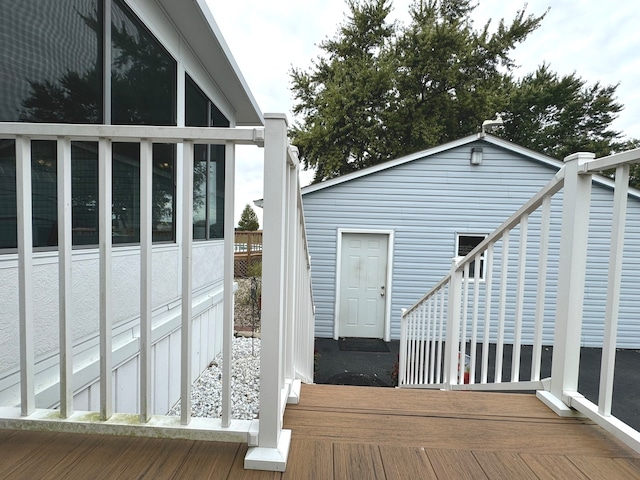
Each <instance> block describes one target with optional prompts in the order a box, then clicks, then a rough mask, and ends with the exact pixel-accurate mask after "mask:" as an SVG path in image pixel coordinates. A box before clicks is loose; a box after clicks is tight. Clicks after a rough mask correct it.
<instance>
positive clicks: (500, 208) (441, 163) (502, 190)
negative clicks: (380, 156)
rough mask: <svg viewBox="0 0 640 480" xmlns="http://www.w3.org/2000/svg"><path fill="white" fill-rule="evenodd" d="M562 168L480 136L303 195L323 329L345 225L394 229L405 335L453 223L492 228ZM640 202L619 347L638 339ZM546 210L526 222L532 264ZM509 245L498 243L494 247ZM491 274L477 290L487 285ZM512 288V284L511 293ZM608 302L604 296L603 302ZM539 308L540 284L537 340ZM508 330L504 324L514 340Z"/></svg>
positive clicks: (601, 207)
mask: <svg viewBox="0 0 640 480" xmlns="http://www.w3.org/2000/svg"><path fill="white" fill-rule="evenodd" d="M475 146H481V147H482V148H483V162H482V164H481V165H479V166H473V165H470V163H469V158H470V155H471V148H473V147H475ZM555 172H556V170H555V169H554V168H553V167H551V166H549V165H546V164H543V163H540V162H538V161H536V160H532V159H531V158H529V157H525V156H523V155H520V154H518V153H516V152H513V151H510V150H507V149H503V148H500V147H498V146H495V145H491V144H488V143H486V142H483V141H481V140H478V141H475V142H469V143H467V144H466V145H462V146H458V147H456V148H452V149H449V150H445V151H441V152H438V153H436V154H433V155H431V156H428V157H424V158H418V159H416V160H413V161H410V162H406V163H402V164H399V165H396V166H394V167H392V168H389V169H385V170H380V171H378V172H374V173H371V174H368V175H364V176H361V177H358V178H354V179H351V180H349V181H346V182H343V183H338V184H335V185H331V186H328V187H326V188H323V189H319V190H316V191H311V192H308V193H305V194H304V195H303V202H304V209H305V216H306V226H307V234H308V241H309V249H310V254H311V259H312V269H311V272H312V280H313V294H314V299H315V303H316V335H317V336H319V337H332V336H333V331H334V318H333V317H334V308H335V281H336V247H337V230H338V228H359V229H384V230H393V231H394V235H395V239H394V245H393V277H392V278H393V280H392V282H393V283H392V298H391V315H392V318H391V336H392V338H399V336H400V311H401V309H402V308H407V307H409V306H411V305H412V304H413V303H414V302H415V301H416V300H418V299H419V298H420V297H421V296H422V295H423V294H424V293H425V292H426V291H427V290H428V289H430V288H431V287H432V286H433V285H434V284H435V283H437V282H438V281H439V280H440V279H441V278H442V277H443V276H444V275H446V274H447V272H448V271H449V268H450V265H451V258H452V257H453V256H454V255H455V251H454V250H455V237H456V233H486V234H488V233H490V232H492V231H493V230H495V229H496V228H497V227H498V226H499V225H500V224H501V223H502V222H504V221H505V220H506V219H507V218H508V217H509V216H510V215H511V214H513V212H515V211H516V210H517V209H518V208H519V207H520V206H521V205H522V204H524V203H525V202H526V201H527V200H528V199H529V198H531V197H532V196H533V195H534V194H535V193H536V192H537V191H538V190H539V189H540V188H542V187H543V186H544V185H545V184H546V183H547V182H548V181H549V180H550V179H551V178H552V177H553V175H554V174H555ZM561 201H562V192H560V193H559V194H557V195H556V197H555V198H554V200H553V202H552V211H553V216H552V227H551V229H552V233H551V238H550V244H551V245H550V267H551V266H552V265H555V264H557V259H558V248H559V235H560V232H559V225H560V218H559V216H560V206H561ZM611 205H612V192H611V190H609V189H607V188H605V187H602V186H599V185H594V190H593V206H592V214H591V232H592V238H591V239H590V243H589V264H588V274H587V294H586V301H585V303H586V305H585V315H584V326H583V343H584V344H585V345H592V346H598V345H601V334H602V333H601V332H602V322H603V320H602V319H603V315H604V301H603V300H602V298H603V296H604V292H605V290H604V289H605V288H606V285H607V277H606V275H607V274H606V269H607V266H608V251H609V244H608V241H609V230H608V228H609V226H610V224H611ZM639 209H640V204H639V203H638V201H637V200H636V199H635V198H631V199H630V203H629V209H628V212H629V213H628V218H629V220H628V222H629V223H628V226H627V232H628V235H627V237H629V238H628V242H627V247H626V248H625V274H624V277H623V303H622V306H621V314H620V317H621V325H620V335H619V336H620V340H621V342H622V343H621V345H620V346H621V347H625V348H638V347H640V327H639V326H638V323H639V322H637V321H636V317H637V313H638V312H640V295H634V287H635V285H634V284H636V283H637V277H636V275H637V272H639V271H640V265H639V264H640V210H639ZM539 223H540V216H539V214H534V215H532V217H531V219H530V226H529V236H528V239H529V247H528V257H527V274H528V276H533V275H535V272H536V271H537V257H538V255H537V250H538V245H537V239H538V238H539V230H538V228H539V227H538V225H539ZM517 235H518V231H517V230H516V231H515V232H513V234H512V237H511V242H510V255H509V257H510V274H509V278H510V281H509V282H508V285H509V295H508V298H509V299H510V300H509V304H508V308H507V315H508V317H510V318H512V317H513V315H514V311H515V305H514V303H513V299H514V296H515V285H514V283H515V282H514V281H512V279H515V276H516V268H517V264H518V243H519V242H518V236H517ZM501 251H502V246H501V242H499V243H498V244H497V245H496V256H500V255H501ZM498 279H499V271H497V269H496V270H494V282H493V292H494V298H495V299H496V300H495V303H494V304H493V305H492V318H494V317H497V314H498V306H497V291H498ZM556 287H557V271H556V270H555V269H554V268H550V271H549V273H548V287H547V290H548V292H547V299H546V307H545V339H544V340H545V343H547V344H550V343H552V335H553V319H554V315H555V290H556ZM484 288H485V286H484V284H482V285H481V289H480V294H481V295H484ZM512 293H513V294H512ZM600 304H601V305H600ZM534 309H535V286H528V287H527V289H526V298H525V327H524V337H525V341H530V340H529V339H530V337H531V335H532V327H531V326H530V325H529V323H530V320H532V319H533V315H534ZM509 338H510V334H509V332H507V340H509Z"/></svg>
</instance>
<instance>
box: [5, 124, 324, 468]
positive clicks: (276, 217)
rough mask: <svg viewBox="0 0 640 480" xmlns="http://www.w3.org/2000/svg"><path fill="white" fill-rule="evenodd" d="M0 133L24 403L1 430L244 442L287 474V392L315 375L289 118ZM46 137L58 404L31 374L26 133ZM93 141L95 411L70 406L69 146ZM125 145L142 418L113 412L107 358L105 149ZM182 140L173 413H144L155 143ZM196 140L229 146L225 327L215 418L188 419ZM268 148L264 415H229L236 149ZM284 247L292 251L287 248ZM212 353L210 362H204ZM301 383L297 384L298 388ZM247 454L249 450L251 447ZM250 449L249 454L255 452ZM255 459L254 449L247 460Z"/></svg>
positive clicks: (21, 128)
mask: <svg viewBox="0 0 640 480" xmlns="http://www.w3.org/2000/svg"><path fill="white" fill-rule="evenodd" d="M0 138H3V139H13V140H15V150H16V169H17V173H16V177H17V178H16V180H17V182H16V183H17V217H18V256H17V258H18V274H19V295H18V297H19V298H18V302H19V319H16V321H17V322H19V326H20V327H19V337H20V340H19V341H20V349H19V351H20V359H19V378H20V402H19V406H18V407H0V428H18V429H46V430H57V431H69V432H74V431H82V432H84V433H107V434H124V435H139V436H161V437H176V438H190V439H203V440H219V441H234V442H247V443H248V444H249V445H250V447H255V448H251V449H250V450H249V454H248V455H247V460H246V462H247V463H246V466H247V468H255V469H268V470H284V468H285V466H286V458H287V451H288V439H289V438H290V433H289V434H287V432H284V433H283V430H282V415H283V412H284V405H285V403H286V401H287V400H289V401H297V398H298V396H299V384H300V381H301V380H302V381H305V382H308V381H311V380H312V378H313V370H312V368H313V322H314V318H313V307H312V305H313V303H312V298H311V293H310V277H309V259H308V254H307V249H306V237H305V233H304V216H303V213H302V210H301V202H300V194H299V188H300V187H299V183H298V182H297V178H298V170H297V169H298V162H297V156H296V155H295V154H292V153H291V149H290V147H289V146H288V144H287V141H288V140H287V131H286V119H285V118H284V117H283V116H279V115H275V116H271V117H269V118H268V119H267V121H266V125H265V128H264V129H262V128H257V129H235V128H191V127H147V126H93V125H57V124H26V123H0ZM32 140H54V141H56V143H57V159H58V171H57V178H58V195H57V198H58V245H59V247H58V262H57V263H58V271H59V275H58V276H59V286H58V288H59V305H60V309H59V312H60V313H59V319H58V325H59V328H58V331H59V346H60V356H59V358H60V361H59V363H58V370H59V385H60V393H59V399H60V402H59V404H60V407H59V409H56V410H48V409H39V408H36V404H35V398H36V381H35V376H34V364H35V361H36V356H35V353H34V328H35V327H34V314H33V311H34V308H33V307H34V305H33V302H34V295H33V289H34V279H33V264H34V255H33V248H32V233H31V224H32V221H31V218H32V205H31V198H32V192H31V141H32ZM72 141H93V142H98V145H99V148H98V165H99V169H98V171H99V179H100V181H99V202H98V205H99V207H98V208H99V273H98V275H99V279H100V289H99V291H100V300H99V309H100V314H99V320H100V322H99V323H100V326H99V338H100V340H99V357H100V360H99V363H100V368H99V385H100V394H99V397H100V400H99V405H100V409H99V412H87V411H74V407H73V396H74V391H73V375H74V371H73V366H74V358H73V350H72V347H73V339H72V335H71V331H70V321H71V315H72V297H71V278H72V275H73V271H72V235H71V232H72V226H71V219H72V214H71V203H72V202H71V142H72ZM113 142H132V143H136V144H139V146H140V179H141V181H140V212H141V220H140V290H139V291H140V299H139V302H140V322H139V352H138V365H139V376H138V377H137V378H138V382H137V384H134V385H128V386H127V388H129V389H135V390H137V392H138V394H137V398H139V408H138V410H139V412H140V413H139V414H123V413H120V412H117V411H114V405H113V400H112V399H113V396H114V395H113V391H112V388H113V380H112V375H113V372H114V367H115V366H114V359H113V357H112V352H113V345H112V336H113V333H112V332H113V325H112V313H111V312H112V307H113V302H114V299H113V298H112V288H113V286H112V278H111V269H112V231H111V225H112V220H111V219H112V202H111V189H112V184H111V182H112V180H111V179H112V175H111V162H112V156H111V145H112V143H113ZM153 143H165V144H166V143H173V144H175V145H177V146H178V148H177V152H178V161H177V162H176V163H177V165H176V169H177V178H178V179H181V180H182V195H181V196H179V197H178V199H179V201H180V198H181V199H182V201H181V203H179V202H176V203H177V205H178V208H177V215H176V216H177V218H178V221H179V224H180V227H179V228H178V229H177V230H178V232H181V237H180V238H178V241H177V244H178V248H179V249H180V251H181V255H180V257H181V262H180V263H181V272H180V273H179V274H178V276H179V277H180V285H181V309H182V312H181V318H182V320H181V325H180V329H181V335H180V338H181V341H180V342H179V343H180V364H181V367H180V386H181V387H180V401H181V416H180V417H179V418H178V417H172V416H163V415H152V410H151V404H152V395H153V391H152V382H153V379H152V368H151V365H152V350H151V337H152V318H151V306H152V304H151V294H152V291H151V281H152V269H151V258H152V255H153V248H152V243H151V237H152V233H151V232H152V230H151V229H152V225H151V224H152V221H151V209H152V207H151V206H152V185H151V179H152V170H151V162H152V155H151V150H152V144H153ZM195 144H222V145H225V146H226V147H225V149H226V152H225V162H226V165H225V218H226V219H228V220H227V221H226V222H225V227H224V228H225V230H224V280H223V287H224V306H223V310H224V312H223V314H224V320H223V328H222V336H223V339H222V342H221V343H222V355H223V375H222V384H223V386H222V401H223V404H222V415H221V418H218V419H204V418H192V417H191V408H190V399H191V388H192V380H193V378H192V360H193V358H194V356H195V355H196V353H195V351H194V347H193V345H192V343H193V337H194V335H193V332H192V318H193V313H194V312H193V311H192V298H193V285H192V276H193V255H192V252H193V249H192V246H193V238H192V232H193V227H192V224H193V218H192V215H193V213H192V212H193V203H192V201H193V162H194V159H193V153H194V145H195ZM237 144H248V145H258V146H262V145H264V148H265V150H264V153H265V177H264V178H265V211H264V219H265V228H264V258H265V263H264V265H263V313H262V315H263V316H262V347H261V381H260V402H261V405H260V415H259V417H260V420H259V421H258V420H254V421H251V420H237V419H233V418H232V416H231V367H232V366H231V361H232V360H231V359H232V357H231V345H232V337H233V282H234V279H233V272H234V245H233V242H234V229H233V221H232V220H233V218H234V187H235V178H234V177H235V145H237ZM290 251H295V252H297V256H289V252H290ZM210 360H212V359H210ZM296 387H297V388H296ZM252 452H253V453H252ZM256 454H257V457H256V456H255V455H256ZM252 455H253V456H252Z"/></svg>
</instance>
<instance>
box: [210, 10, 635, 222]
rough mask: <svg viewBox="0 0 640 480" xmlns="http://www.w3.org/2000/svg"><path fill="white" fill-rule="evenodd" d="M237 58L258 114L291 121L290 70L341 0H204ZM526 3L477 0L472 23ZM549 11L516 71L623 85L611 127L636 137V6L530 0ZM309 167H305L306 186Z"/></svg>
mask: <svg viewBox="0 0 640 480" xmlns="http://www.w3.org/2000/svg"><path fill="white" fill-rule="evenodd" d="M206 1H207V4H208V6H209V8H210V10H211V12H212V14H213V17H214V18H215V20H216V23H217V24H218V26H219V28H220V30H221V31H222V34H223V36H224V38H225V40H226V42H227V44H228V46H229V48H230V50H231V53H232V54H233V57H234V59H235V60H236V63H237V64H238V66H239V67H240V70H241V71H242V74H243V76H244V78H245V80H246V81H247V84H248V85H249V88H250V90H251V92H252V93H253V95H254V97H255V98H256V101H257V103H258V105H259V106H260V109H261V110H262V112H263V113H267V112H268V113H272V112H276V113H285V114H286V115H287V117H288V119H289V123H290V124H291V123H292V122H294V121H295V118H294V117H293V114H292V113H291V110H292V107H293V98H292V94H291V90H290V86H291V85H290V76H289V72H290V70H291V68H292V67H295V68H299V69H303V70H308V69H309V67H310V66H311V62H312V60H313V59H315V58H317V57H318V55H319V54H320V53H321V50H320V49H319V48H318V46H317V45H318V44H319V43H320V42H322V41H323V40H324V39H326V38H333V37H334V36H335V34H336V31H337V28H338V26H339V25H340V24H341V23H342V22H343V21H344V19H345V12H346V11H347V7H346V2H345V1H344V0H277V1H264V0H235V1H233V2H227V1H222V0H206ZM410 3H411V0H392V5H393V10H392V13H391V16H390V18H391V19H395V20H398V21H400V22H402V23H405V24H406V23H407V22H408V20H409V15H408V10H409V5H410ZM524 7H525V2H524V1H522V2H517V1H516V2H514V1H513V0H479V5H478V7H477V8H476V9H475V11H474V13H473V15H472V18H473V20H474V24H475V26H476V28H480V27H481V26H483V25H484V23H485V22H486V21H488V20H489V19H491V20H492V22H491V25H492V26H493V27H494V28H495V27H496V26H497V25H498V22H499V21H500V19H501V18H504V19H505V21H506V22H507V23H509V22H510V21H511V20H512V19H513V18H514V16H515V14H516V12H517V11H518V10H521V9H522V8H524ZM547 9H548V13H547V16H546V17H545V19H544V20H543V21H542V25H541V26H540V27H539V28H538V29H537V30H536V31H535V32H533V33H532V34H531V35H530V36H529V37H528V38H527V39H526V40H525V41H524V42H523V43H522V44H520V45H519V46H518V47H517V48H516V50H515V51H514V52H513V54H512V58H514V59H515V62H516V64H517V65H518V66H519V67H518V69H517V70H516V75H517V76H523V75H525V74H527V73H531V72H533V71H535V69H536V68H537V67H538V66H539V65H541V64H542V63H543V62H546V63H547V64H549V65H550V67H551V70H553V71H555V72H558V73H559V74H561V75H562V74H571V73H573V72H576V73H577V74H578V76H580V77H582V78H583V79H584V80H586V81H587V82H588V84H589V85H592V84H594V83H595V82H600V83H601V84H603V85H611V84H614V85H615V84H620V85H619V87H618V89H617V97H618V102H620V103H622V104H623V105H624V106H625V109H624V110H623V111H622V112H621V113H620V114H619V117H618V118H617V119H616V120H615V121H614V123H613V128H614V129H616V130H619V131H622V132H623V133H624V135H625V136H627V137H631V138H640V30H639V29H638V21H639V20H640V13H639V11H638V9H637V5H636V2H634V1H632V0H609V1H607V2H602V1H601V0H527V2H526V12H527V13H529V14H534V15H541V14H543V13H544V12H545V11H547ZM262 158H263V150H262V149H259V148H257V147H251V146H238V147H237V148H236V182H237V183H236V205H235V223H236V224H237V222H238V220H239V218H240V213H241V212H242V210H243V208H244V207H245V205H246V204H250V205H251V206H252V207H253V209H254V210H255V211H256V213H257V214H258V217H259V219H260V226H261V228H262V211H261V209H260V208H258V207H255V206H254V205H253V201H254V200H256V199H259V198H262V182H263V178H262V167H263V163H262V162H263V160H262ZM312 177H313V174H312V172H304V171H303V172H302V173H301V175H300V179H301V183H302V185H303V186H304V185H307V184H308V183H310V182H311V179H312Z"/></svg>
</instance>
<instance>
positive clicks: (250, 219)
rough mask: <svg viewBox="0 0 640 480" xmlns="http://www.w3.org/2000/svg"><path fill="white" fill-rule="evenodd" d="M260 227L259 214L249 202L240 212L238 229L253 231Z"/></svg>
mask: <svg viewBox="0 0 640 480" xmlns="http://www.w3.org/2000/svg"><path fill="white" fill-rule="evenodd" d="M259 228H260V222H259V221H258V215H256V212H254V211H253V208H251V205H249V204H247V206H246V207H244V210H242V213H241V214H240V221H239V222H238V230H242V231H245V232H253V231H255V230H258V229H259Z"/></svg>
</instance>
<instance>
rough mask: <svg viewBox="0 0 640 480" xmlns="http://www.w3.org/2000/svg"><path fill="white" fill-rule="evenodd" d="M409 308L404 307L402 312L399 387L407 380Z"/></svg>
mask: <svg viewBox="0 0 640 480" xmlns="http://www.w3.org/2000/svg"><path fill="white" fill-rule="evenodd" d="M406 313H407V309H406V308H403V309H402V310H401V312H400V355H399V358H398V387H399V386H401V385H404V384H405V382H406V378H405V377H406V372H407V339H408V337H409V335H408V332H407V319H406V318H405V314H406Z"/></svg>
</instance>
